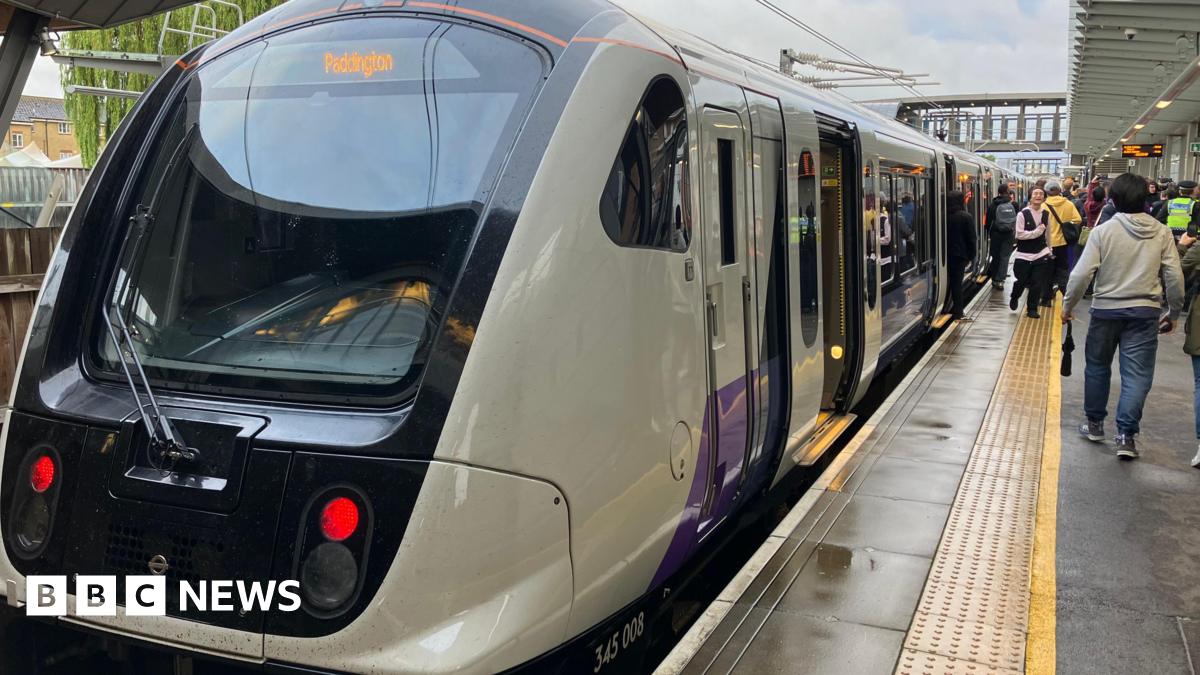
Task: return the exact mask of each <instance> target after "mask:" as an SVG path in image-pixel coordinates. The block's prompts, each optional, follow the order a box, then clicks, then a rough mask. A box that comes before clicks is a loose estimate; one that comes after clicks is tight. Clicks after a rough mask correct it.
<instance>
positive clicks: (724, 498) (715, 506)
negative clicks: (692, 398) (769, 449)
mask: <svg viewBox="0 0 1200 675" xmlns="http://www.w3.org/2000/svg"><path fill="white" fill-rule="evenodd" d="M756 377H758V373H757V372H754V373H751V378H756ZM746 382H747V378H742V377H739V378H738V379H737V380H735V381H733V382H731V383H730V384H727V385H725V386H724V387H722V388H721V389H720V390H719V391H718V392H717V395H716V404H717V405H716V409H717V415H718V417H717V420H718V424H717V429H718V430H719V432H718V438H717V441H718V442H717V462H716V465H717V475H718V476H720V478H721V481H720V485H719V486H717V490H716V493H715V494H714V495H713V500H712V507H711V508H710V509H709V511H708V513H707V514H703V515H704V521H703V522H701V520H700V518H701V515H702V514H701V510H702V509H703V507H704V493H705V492H706V490H707V487H708V484H709V483H710V482H711V480H710V478H709V473H708V470H709V466H708V461H707V459H708V456H709V443H710V442H711V439H710V437H709V428H710V426H711V425H710V424H709V421H710V420H709V417H710V415H711V413H712V410H713V406H712V405H711V404H712V402H713V399H712V397H711V396H710V397H709V400H708V405H706V406H705V409H704V424H703V426H702V427H701V429H702V430H701V434H700V452H699V454H698V458H699V461H697V466H696V468H695V470H694V472H693V473H692V486H691V489H690V490H689V491H688V497H687V504H686V505H685V506H684V510H683V515H682V516H680V519H679V524H678V525H676V526H675V534H674V536H672V537H671V543H670V545H669V546H667V552H666V555H664V556H663V560H662V562H661V563H659V566H658V571H657V572H655V574H654V580H653V581H651V582H650V588H656V587H658V586H659V585H660V584H662V583H663V582H664V581H666V579H667V577H669V576H671V575H672V574H674V573H675V572H676V571H678V570H679V568H680V567H683V564H684V563H685V562H687V560H688V558H690V557H691V555H692V553H693V552H694V551H695V550H696V548H697V544H699V542H700V541H701V540H702V539H703V538H704V537H705V536H707V535H708V533H709V532H710V531H712V529H713V526H715V525H717V524H718V523H720V522H721V521H722V519H724V518H725V516H727V515H729V512H730V511H731V510H732V509H733V500H734V497H736V496H737V490H738V483H739V482H740V480H741V476H742V469H743V467H742V464H743V463H744V462H745V458H746V444H747V443H748V442H749V441H748V438H747V432H748V429H747V426H748V420H749V417H748V414H747V408H748V403H749V400H748V396H747V391H746Z"/></svg>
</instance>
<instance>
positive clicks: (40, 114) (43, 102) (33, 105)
mask: <svg viewBox="0 0 1200 675" xmlns="http://www.w3.org/2000/svg"><path fill="white" fill-rule="evenodd" d="M69 119H70V118H68V117H67V109H66V107H65V106H64V105H63V100H62V99H61V98H46V97H44V96H22V97H21V101H20V102H19V103H17V112H16V113H14V114H13V120H12V121H13V122H25V123H29V122H32V121H33V120H50V121H52V122H67V121H69Z"/></svg>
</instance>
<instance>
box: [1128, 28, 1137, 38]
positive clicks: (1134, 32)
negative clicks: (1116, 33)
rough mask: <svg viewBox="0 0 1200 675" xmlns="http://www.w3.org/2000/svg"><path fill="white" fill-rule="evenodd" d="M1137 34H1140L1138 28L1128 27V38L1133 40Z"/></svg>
mask: <svg viewBox="0 0 1200 675" xmlns="http://www.w3.org/2000/svg"><path fill="white" fill-rule="evenodd" d="M1137 36H1138V29H1136V28H1126V29H1125V39H1126V40H1132V39H1134V38H1135V37H1137Z"/></svg>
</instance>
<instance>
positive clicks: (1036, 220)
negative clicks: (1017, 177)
mask: <svg viewBox="0 0 1200 675" xmlns="http://www.w3.org/2000/svg"><path fill="white" fill-rule="evenodd" d="M1045 202H1046V191H1045V190H1043V189H1042V188H1038V187H1035V188H1034V189H1033V191H1032V192H1030V193H1029V207H1028V208H1025V209H1022V210H1021V213H1020V215H1019V216H1018V218H1017V226H1016V237H1017V252H1016V253H1015V254H1014V257H1015V258H1016V261H1015V262H1014V263H1013V276H1015V277H1016V282H1015V283H1014V284H1013V290H1012V297H1010V298H1009V300H1008V306H1009V307H1010V308H1012V310H1013V311H1014V312H1015V311H1017V307H1018V306H1019V305H1020V303H1021V294H1023V293H1024V292H1025V289H1029V297H1028V299H1027V300H1026V301H1025V314H1026V315H1027V316H1028V317H1029V318H1031V319H1040V318H1042V315H1041V314H1039V313H1038V305H1040V304H1041V302H1042V298H1045V297H1046V296H1048V295H1050V273H1051V272H1052V271H1053V269H1054V262H1053V261H1054V253H1053V252H1052V251H1051V250H1050V244H1049V241H1048V240H1047V239H1046V232H1047V231H1048V230H1049V228H1050V212H1049V211H1048V210H1047V209H1045V208H1042V207H1043V205H1044V204H1045Z"/></svg>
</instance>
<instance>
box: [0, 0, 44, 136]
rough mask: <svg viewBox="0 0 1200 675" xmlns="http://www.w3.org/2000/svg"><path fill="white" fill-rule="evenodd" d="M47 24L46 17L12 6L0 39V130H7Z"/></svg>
mask: <svg viewBox="0 0 1200 675" xmlns="http://www.w3.org/2000/svg"><path fill="white" fill-rule="evenodd" d="M49 25H50V17H48V16H46V15H44V14H36V13H34V12H29V11H26V10H23V9H14V10H13V13H12V17H11V18H10V19H9V22H8V29H7V30H6V31H5V33H4V41H3V42H0V130H4V129H8V125H9V124H11V123H12V118H13V114H14V113H16V111H17V103H18V102H19V101H20V100H21V92H22V91H23V90H24V89H25V82H26V81H28V80H29V72H30V71H31V70H33V61H34V59H36V58H37V55H38V47H39V45H40V42H41V40H40V36H41V34H42V31H44V30H45V29H46V27H47V26H49Z"/></svg>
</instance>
